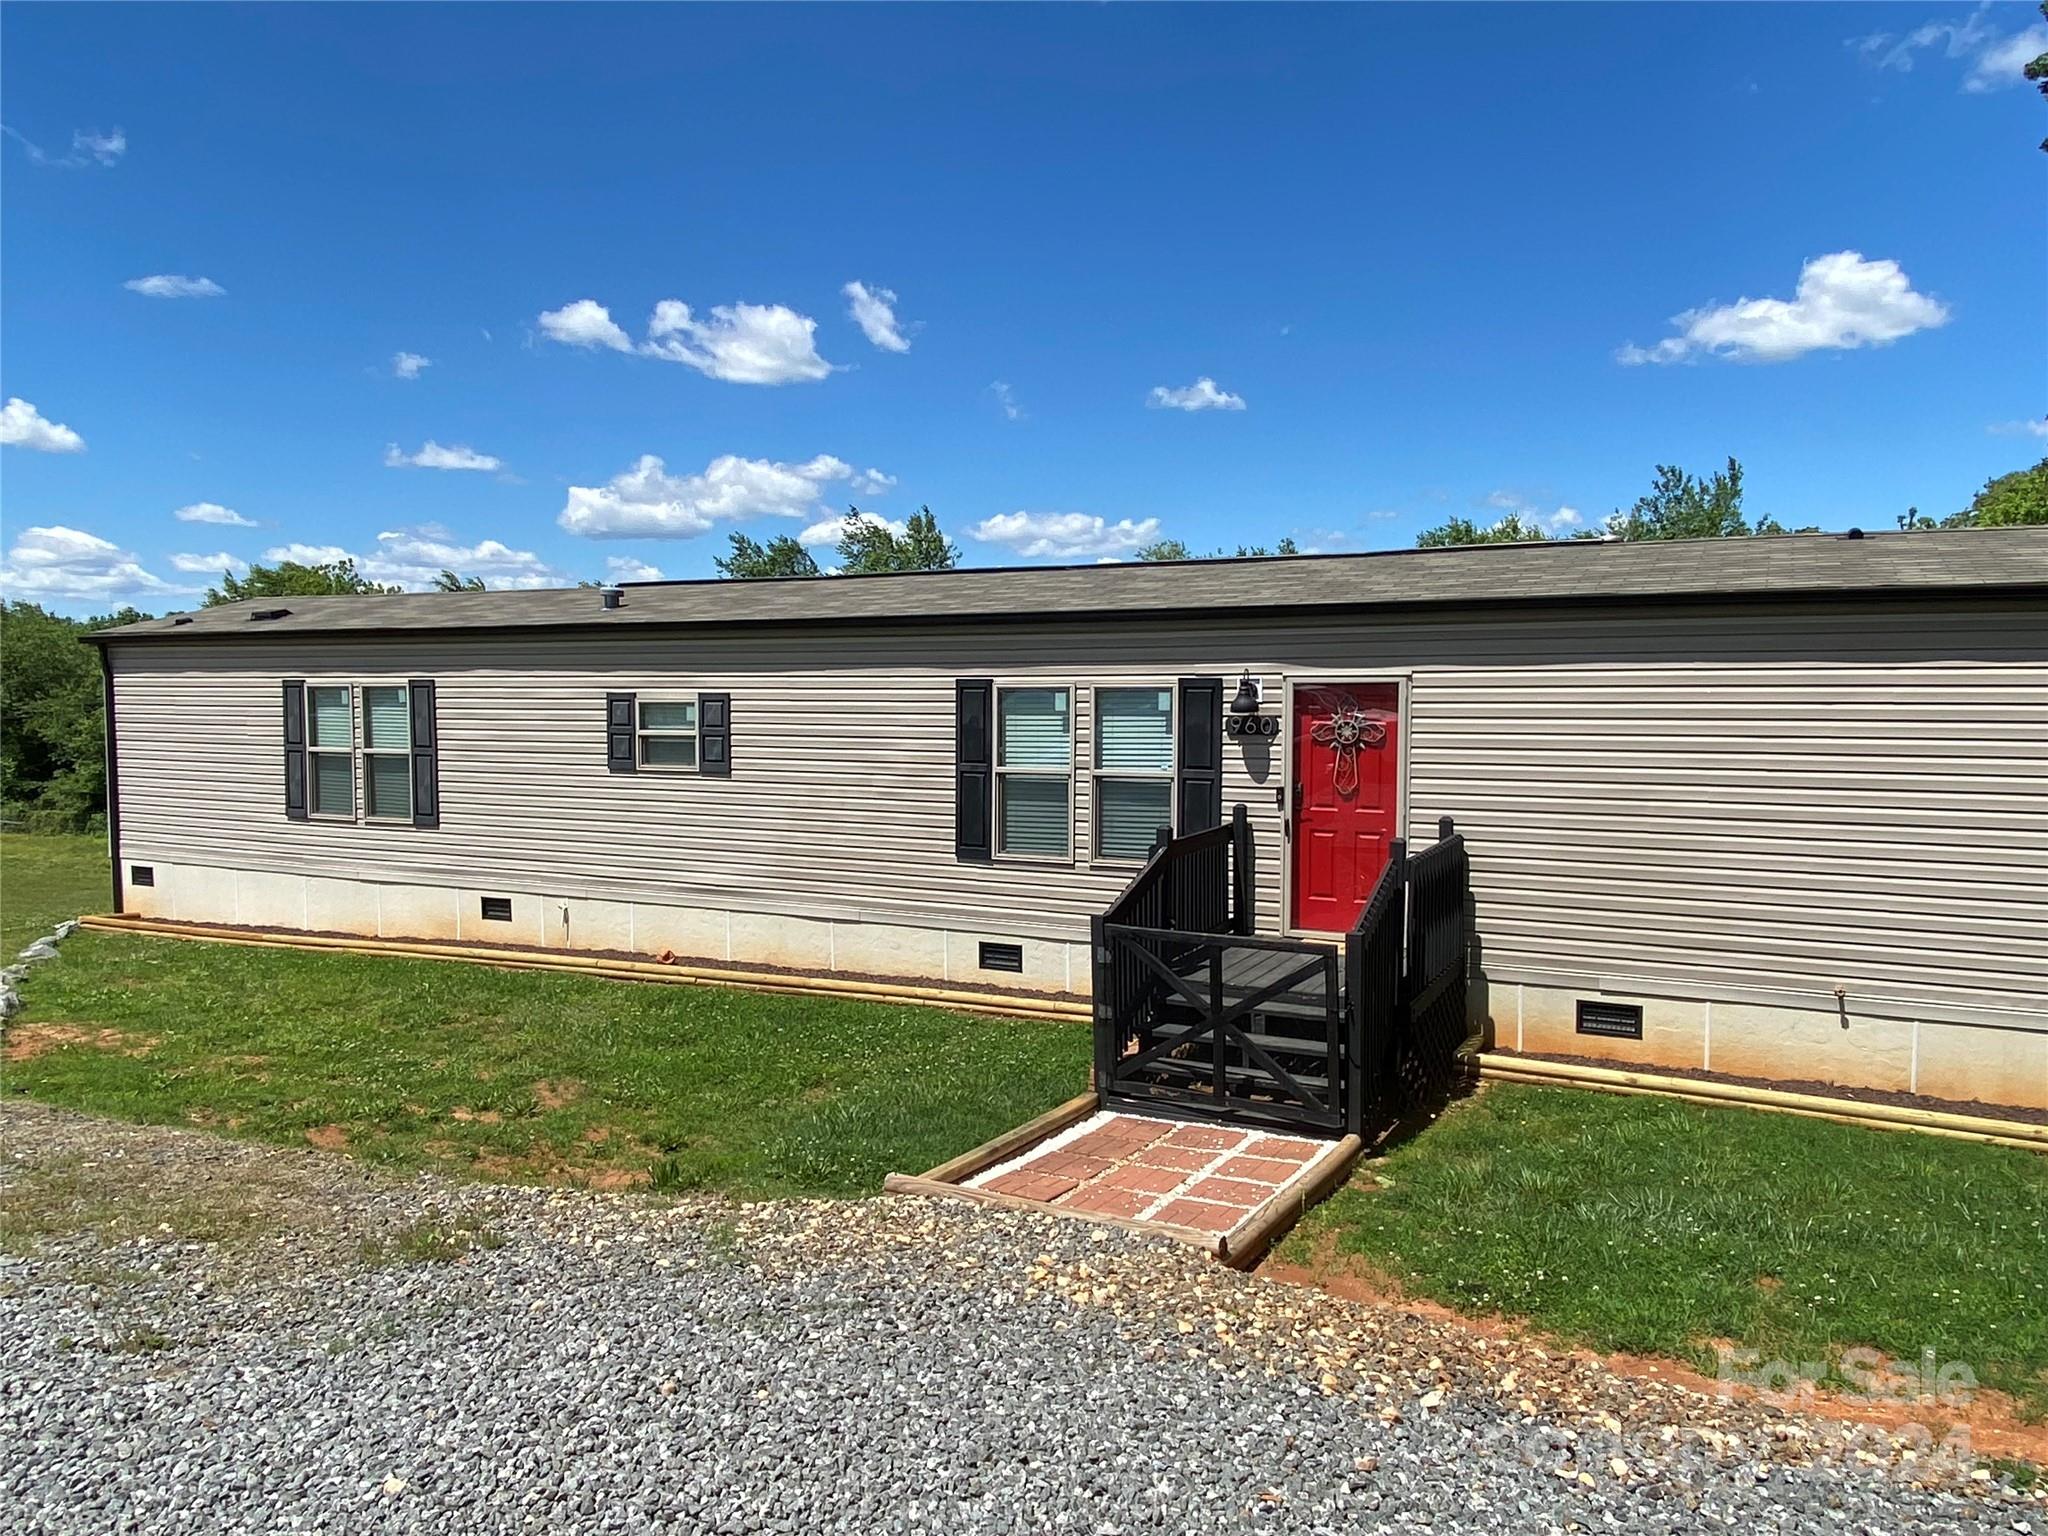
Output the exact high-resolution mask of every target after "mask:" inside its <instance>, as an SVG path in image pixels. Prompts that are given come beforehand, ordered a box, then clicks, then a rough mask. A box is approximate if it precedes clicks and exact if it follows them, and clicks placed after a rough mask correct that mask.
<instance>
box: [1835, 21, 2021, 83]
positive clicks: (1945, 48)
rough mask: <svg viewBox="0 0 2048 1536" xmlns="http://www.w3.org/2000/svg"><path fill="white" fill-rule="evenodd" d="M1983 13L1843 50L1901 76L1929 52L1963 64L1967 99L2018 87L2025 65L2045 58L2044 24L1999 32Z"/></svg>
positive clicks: (1880, 35)
mask: <svg viewBox="0 0 2048 1536" xmlns="http://www.w3.org/2000/svg"><path fill="white" fill-rule="evenodd" d="M1988 11H1989V7H1988V6H1984V5H1980V6H1978V8H1977V9H1976V10H1975V11H1973V12H1971V13H1970V15H1969V16H1967V17H1966V18H1964V19H1963V20H1961V21H1953V22H1948V21H1930V22H1928V23H1927V24H1925V25H1924V26H1919V27H1915V28H1914V29H1913V30H1912V31H1911V32H1905V33H1899V32H1873V33H1871V34H1870V35H1869V36H1867V37H1852V38H1850V39H1849V46H1850V47H1851V48H1853V49H1855V50H1856V51H1857V52H1858V53H1859V54H1861V55H1862V56H1863V58H1864V59H1865V60H1867V61H1868V62H1869V63H1871V64H1873V65H1875V66H1876V67H1877V68H1879V69H1895V70H1898V71H1899V72H1900V73H1902V74H1904V73H1909V72H1910V71H1911V70H1912V68H1913V64H1914V60H1915V57H1916V55H1918V54H1920V53H1923V52H1928V51H1933V52H1935V53H1937V54H1938V55H1939V56H1940V57H1943V58H1948V59H1956V60H1961V61H1963V62H1964V64H1965V68H1964V71H1963V81H1962V89H1963V90H1965V91H1968V92H1970V93H1971V94H1973V95H1982V94H1984V93H1985V92H1988V91H1997V90H2003V89H2004V88H2006V87H2007V86H2012V85H2018V84H2020V83H2021V82H2022V81H2023V80H2024V79H2025V78H2026V75H2025V70H2026V67H2027V65H2028V64H2029V63H2030V62H2032V61H2033V60H2034V59H2035V58H2037V57H2039V56H2040V55H2041V54H2043V53H2048V23H2044V22H2038V21H2037V22H2035V23H2033V24H2032V25H2031V26H2027V27H2023V28H2021V29H2020V30H2019V31H2017V32H2003V31H2001V30H2000V29H1999V28H1998V27H1997V26H1995V25H1994V24H1993V23H1992V20H1991V18H1990V15H1989V14H1988Z"/></svg>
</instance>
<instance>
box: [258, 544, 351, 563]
mask: <svg viewBox="0 0 2048 1536" xmlns="http://www.w3.org/2000/svg"><path fill="white" fill-rule="evenodd" d="M263 558H264V559H265V560H267V561H269V562H270V563H271V564H272V565H275V564H277V563H278V562H279V561H280V560H289V561H291V562H292V564H294V565H332V564H334V562H335V561H337V560H354V559H355V558H356V557H355V556H354V555H352V554H350V553H349V552H348V551H347V550H345V549H343V548H342V547H341V546H340V545H339V544H273V545H272V546H271V547H270V548H269V549H266V550H265V551H263Z"/></svg>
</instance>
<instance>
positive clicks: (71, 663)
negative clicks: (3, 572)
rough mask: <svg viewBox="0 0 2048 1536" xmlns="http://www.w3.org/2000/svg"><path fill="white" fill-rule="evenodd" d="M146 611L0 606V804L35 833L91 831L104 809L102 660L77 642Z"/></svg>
mask: <svg viewBox="0 0 2048 1536" xmlns="http://www.w3.org/2000/svg"><path fill="white" fill-rule="evenodd" d="M147 617H148V615H147V614H142V613H137V612H136V611H135V610H134V609H133V608H123V609H121V610H120V611H119V612H118V613H110V614H105V615H103V616H101V617H99V618H93V619H85V620H79V619H67V618H65V617H63V616H62V615H60V614H54V613H49V612H46V611H45V610H44V609H43V608H42V607H40V606H39V605H38V604H35V603H27V602H13V603H8V604H6V605H5V606H4V607H0V804H5V806H6V808H7V811H8V814H9V815H11V816H18V817H19V818H20V819H21V820H22V822H23V823H24V824H25V825H27V826H28V827H29V828H30V830H32V831H48V832H73V831H81V830H84V829H86V828H88V827H90V826H92V825H93V824H94V822H95V820H96V819H97V818H98V816H99V815H100V814H101V813H102V812H104V811H105V809H106V804H107V775H106V752H105V737H104V731H105V726H104V725H103V723H102V720H103V716H102V714H101V700H100V663H99V657H97V656H96V655H94V654H93V652H92V650H91V649H90V648H89V647H87V646H84V645H81V644H80V643H79V637H80V636H81V635H84V634H87V633H89V632H90V631H92V630H95V629H105V628H107V627H108V626H110V625H114V624H132V623H134V622H136V621H137V620H138V619H143V618H147Z"/></svg>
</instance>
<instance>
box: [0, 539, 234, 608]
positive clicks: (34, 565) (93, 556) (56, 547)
mask: <svg viewBox="0 0 2048 1536" xmlns="http://www.w3.org/2000/svg"><path fill="white" fill-rule="evenodd" d="M0 587H4V588H5V589H6V590H7V591H8V592H9V593H10V594H11V595H12V596H15V597H20V598H37V597H52V598H120V597H143V596H161V595H163V594H165V593H171V592H189V591H192V590H194V589H193V588H190V587H178V586H173V585H172V584H171V583H169V582H167V581H164V580H162V579H161V578H159V577H156V576H153V575H151V574H150V573H149V572H148V571H145V570H144V569H143V568H142V567H141V565H139V564H138V563H137V562H136V558H135V556H134V555H133V554H132V553H130V552H129V551H128V550H125V549H122V548H121V547H120V546H118V545H115V544H110V543H108V542H107V541H106V540H105V539H102V538H99V537H98V536H96V535H94V534H90V533H82V532H80V531H79V530H78V529H76V528H66V527H63V526H61V525H59V526H53V527H48V528H24V529H23V530H22V531H21V532H20V533H19V534H17V535H16V536H15V540H14V547H13V548H12V549H10V550H9V551H8V552H7V558H6V559H5V560H4V561H0Z"/></svg>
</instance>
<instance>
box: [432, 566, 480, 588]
mask: <svg viewBox="0 0 2048 1536" xmlns="http://www.w3.org/2000/svg"><path fill="white" fill-rule="evenodd" d="M434 590H435V591H436V592H481V591H483V590H484V579H483V577H481V576H458V575H456V574H455V573H454V572H453V571H443V572H442V573H441V574H440V575H438V576H436V577H435V578H434Z"/></svg>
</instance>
